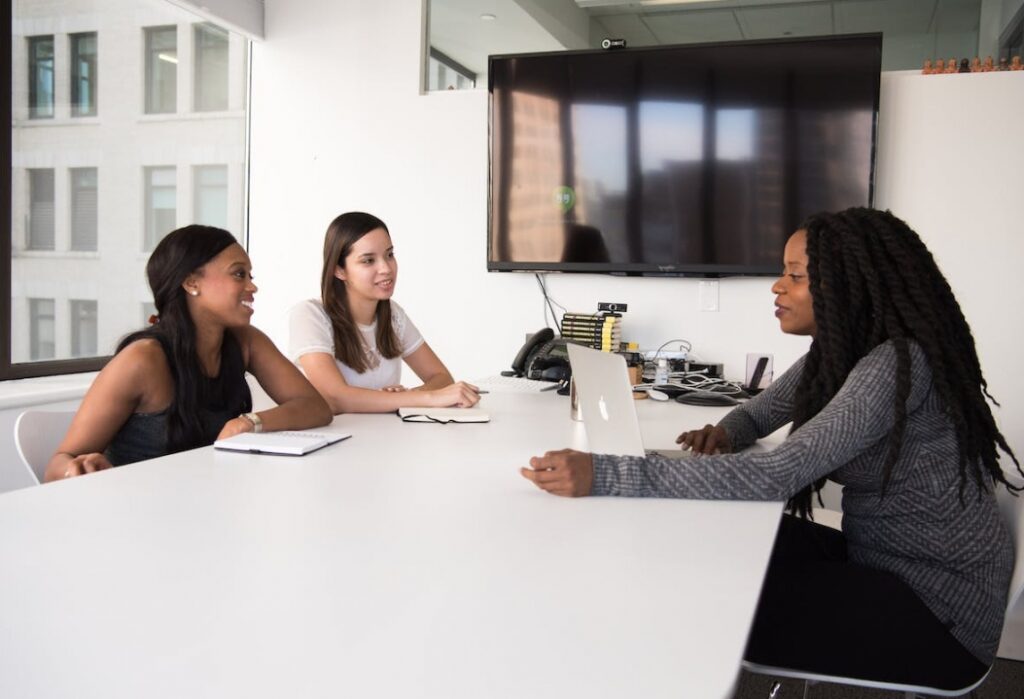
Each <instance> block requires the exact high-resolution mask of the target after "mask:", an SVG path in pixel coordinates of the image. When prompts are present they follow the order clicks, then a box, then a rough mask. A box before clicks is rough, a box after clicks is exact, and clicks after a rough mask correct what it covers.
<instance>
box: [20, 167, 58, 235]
mask: <svg viewBox="0 0 1024 699" xmlns="http://www.w3.org/2000/svg"><path fill="white" fill-rule="evenodd" d="M28 198H29V207H28V241H27V244H26V247H27V248H28V249H29V250H53V247H54V231H55V220H54V215H53V205H54V186H53V170H52V169H40V170H29V171H28Z"/></svg>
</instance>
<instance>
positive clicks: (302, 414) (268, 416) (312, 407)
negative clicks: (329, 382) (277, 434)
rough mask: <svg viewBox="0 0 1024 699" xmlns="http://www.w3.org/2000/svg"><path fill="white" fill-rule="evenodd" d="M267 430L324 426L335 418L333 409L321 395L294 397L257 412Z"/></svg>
mask: <svg viewBox="0 0 1024 699" xmlns="http://www.w3.org/2000/svg"><path fill="white" fill-rule="evenodd" d="M256 414H257V415H259V417H260V420H261V421H262V423H263V429H264V430H265V431H267V432H271V431H278V430H302V429H306V428H309V427H322V426H323V425H327V424H330V422H331V420H332V419H333V415H332V414H331V409H330V408H329V407H328V406H327V403H326V402H325V401H324V399H323V398H321V397H320V396H319V395H317V396H304V397H302V398H292V399H291V400H288V401H285V402H284V403H282V404H281V405H278V406H276V407H274V408H269V409H267V410H259V411H257V412H256Z"/></svg>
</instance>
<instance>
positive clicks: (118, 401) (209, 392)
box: [46, 225, 331, 481]
mask: <svg viewBox="0 0 1024 699" xmlns="http://www.w3.org/2000/svg"><path fill="white" fill-rule="evenodd" d="M251 268H252V265H251V263H250V261H249V256H248V255H247V254H246V252H245V250H244V249H243V248H242V247H241V246H240V245H239V244H238V243H237V242H236V241H235V239H234V238H233V237H232V236H231V234H230V233H228V232H227V231H224V230H221V229H219V228H212V227H210V226H199V225H192V226H186V227H184V228H179V229H178V230H176V231H173V232H171V233H169V234H168V235H167V236H166V237H165V238H164V239H163V240H162V241H160V244H159V245H157V247H156V249H155V250H154V251H153V254H152V255H151V256H150V258H149V262H148V264H147V265H146V275H147V277H148V279H149V285H150V288H151V289H152V290H153V299H154V302H155V305H156V309H157V316H155V317H154V318H153V319H151V320H152V324H151V326H150V327H149V328H147V329H145V330H141V331H139V332H136V333H132V334H131V335H129V336H127V337H126V338H124V339H123V340H122V341H121V343H120V345H119V346H118V348H117V354H115V356H114V358H113V359H111V361H110V363H109V364H107V366H106V367H105V368H104V369H103V371H101V372H100V375H99V376H98V377H97V378H96V380H95V381H94V382H93V385H92V386H91V387H90V389H89V392H88V393H87V394H86V396H85V398H84V399H83V400H82V405H81V407H80V408H79V410H78V413H77V414H76V415H75V419H74V420H73V421H72V423H71V427H70V428H69V429H68V433H67V435H65V437H64V440H63V442H61V445H60V447H59V449H58V451H57V453H56V454H54V456H53V458H52V459H51V460H50V463H49V465H48V466H47V469H46V480H47V481H50V480H55V479H59V478H68V477H71V476H77V475H81V474H83V473H91V472H93V471H98V470H102V469H105V468H109V467H111V466H118V465H121V464H126V463H132V462H135V461H140V460H143V459H150V458H155V457H158V456H163V455H165V454H171V453H174V452H178V451H182V450H185V449H192V448H195V447H199V446H205V445H209V444H212V443H213V442H214V441H215V440H216V439H218V438H225V437H230V436H232V435H234V434H238V433H240V432H253V431H261V430H268V431H269V430H283V429H304V428H308V427H317V426H320V425H325V424H327V423H328V422H330V420H331V412H330V410H329V408H328V407H327V404H326V403H325V402H324V400H323V398H321V397H320V395H319V394H318V393H317V392H316V390H315V389H314V388H313V387H312V386H311V385H310V384H309V382H308V381H306V379H305V378H304V377H303V376H302V374H301V373H300V372H299V371H298V370H297V369H296V368H295V367H294V365H292V363H291V362H289V361H288V360H287V359H286V358H285V357H284V356H283V355H282V354H281V353H280V352H279V351H278V350H277V348H276V347H274V344H273V343H272V342H271V341H270V339H269V338H268V337H267V336H266V335H264V334H263V333H262V332H260V331H259V330H257V329H256V328H254V327H252V325H251V324H250V318H251V317H252V313H253V296H254V294H255V293H256V285H255V284H253V281H252V276H251V273H250V270H251ZM246 371H249V372H251V373H252V374H253V375H254V376H255V377H256V379H257V380H258V381H259V382H260V384H261V385H262V386H263V387H264V388H265V389H266V390H267V392H268V394H269V395H270V397H271V398H273V399H274V400H275V401H276V402H277V403H278V405H277V406H276V407H274V408H272V409H269V410H264V411H260V412H259V413H253V412H251V410H252V398H251V395H250V393H249V387H248V384H247V383H246V381H245V373H246Z"/></svg>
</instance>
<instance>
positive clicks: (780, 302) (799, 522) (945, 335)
mask: <svg viewBox="0 0 1024 699" xmlns="http://www.w3.org/2000/svg"><path fill="white" fill-rule="evenodd" d="M772 292H773V293H774V294H775V295H776V303H775V306H776V313H775V314H776V316H777V317H778V319H779V324H780V326H781V329H782V330H783V332H786V333H791V334H795V335H808V336H810V337H811V338H812V342H811V346H810V350H809V351H808V352H807V354H806V355H805V356H804V357H802V358H801V359H800V360H798V361H797V362H796V364H794V365H793V367H792V368H790V369H789V371H787V372H786V373H785V374H783V375H782V376H781V377H780V378H779V379H778V380H777V381H775V383H774V384H772V386H771V387H770V388H768V389H766V390H765V391H764V392H762V393H761V394H759V395H758V396H756V397H755V398H753V399H752V400H750V401H749V402H747V403H746V404H745V405H742V406H740V407H738V408H736V409H735V410H733V411H731V412H730V413H729V414H728V415H726V416H725V418H724V419H723V420H722V421H721V422H719V424H718V425H715V426H711V425H707V426H705V427H704V428H703V429H700V430H694V431H691V432H686V433H684V434H682V435H680V437H679V440H678V441H679V442H680V443H682V444H684V445H686V446H687V447H689V448H690V449H691V450H692V451H693V452H694V453H695V454H697V455H700V458H688V459H679V460H673V459H666V458H664V457H659V456H650V457H646V458H637V457H625V456H614V455H602V454H593V455H592V454H583V453H580V452H575V451H571V450H565V451H558V452H548V453H546V454H545V455H544V456H542V457H534V458H533V459H531V461H530V466H531V468H528V469H523V475H524V476H525V477H527V478H529V479H530V480H531V481H533V482H534V483H536V484H537V485H538V486H539V487H541V488H543V489H544V490H547V491H549V492H552V493H555V494H559V495H571V496H578V495H622V496H633V497H678V498H702V499H751V500H755V499H758V500H788V510H789V514H787V515H785V516H784V517H783V521H782V522H781V525H780V529H779V534H778V537H777V539H776V543H775V549H774V551H773V553H772V559H771V563H770V565H769V570H768V575H767V577H766V580H765V584H764V588H763V590H762V593H761V600H760V603H759V606H758V611H757V615H756V617H755V620H754V626H753V629H752V631H751V637H750V641H749V644H748V646H747V652H746V657H747V659H748V660H750V661H752V662H755V663H759V664H763V665H771V666H778V667H788V668H794V669H799V670H803V671H806V672H816V673H820V674H823V675H832V676H845V677H853V678H860V679H868V680H876V681H882V682H899V683H905V684H912V685H921V686H931V687H938V688H947V689H957V688H961V687H965V686H968V685H970V684H971V683H972V682H974V681H976V680H977V679H979V678H980V677H982V676H983V675H984V673H985V671H986V669H987V667H988V665H989V664H991V662H992V660H993V658H994V656H995V651H996V648H997V646H998V644H999V636H1000V632H1001V629H1002V622H1003V613H1004V610H1005V605H1006V594H1007V590H1008V587H1009V581H1010V574H1011V571H1012V568H1013V549H1012V545H1011V541H1010V538H1009V533H1008V532H1007V531H1006V528H1005V527H1004V526H1003V524H1002V521H1001V519H1000V516H999V512H998V509H997V505H996V500H995V494H994V491H995V488H997V487H1007V488H1010V489H1011V490H1019V488H1016V487H1014V486H1013V485H1012V484H1011V483H1009V482H1008V481H1007V478H1006V476H1005V475H1004V473H1003V470H1002V469H1001V468H1000V463H999V453H998V452H999V451H1000V450H1001V451H1002V452H1003V453H1004V454H1006V455H1007V456H1009V457H1010V459H1011V460H1012V461H1013V462H1014V464H1016V470H1017V472H1018V473H1020V475H1021V476H1024V472H1022V471H1021V467H1020V464H1019V463H1018V462H1017V459H1016V457H1015V456H1014V454H1013V452H1012V450H1011V449H1010V446H1009V445H1008V444H1007V443H1006V440H1005V439H1004V438H1003V436H1002V434H1001V433H1000V432H999V428H998V427H997V426H996V424H995V420H994V419H993V417H992V413H991V410H990V409H989V405H988V403H989V401H991V402H992V403H995V401H994V400H993V399H992V397H991V396H990V395H989V393H988V385H987V384H986V382H985V378H984V376H983V375H982V372H981V366H980V363H979V361H978V355H977V352H976V351H975V347H974V339H973V337H972V336H971V331H970V328H969V327H968V325H967V321H966V320H965V319H964V316H963V313H962V312H961V310H960V306H959V304H958V303H957V301H956V298H955V297H954V295H953V292H952V290H951V289H950V287H949V284H948V283H947V282H946V279H945V278H944V277H943V275H942V273H941V272H940V271H939V269H938V266H937V265H936V264H935V261H934V259H933V258H932V256H931V254H930V253H929V252H928V250H927V248H926V247H925V245H924V243H923V242H921V239H920V238H919V237H918V235H917V234H916V233H915V232H914V231H912V230H911V229H910V228H909V227H908V226H907V224H906V223H904V222H903V221H901V220H900V219H898V218H896V217H895V216H893V215H892V214H891V213H889V212H883V211H877V210H873V209H863V208H854V209H848V210H846V211H843V212H840V213H836V214H830V213H824V214H818V215H815V216H812V217H810V218H809V219H808V220H807V221H806V222H805V223H804V224H803V225H802V226H801V228H800V230H798V231H797V232H796V233H794V234H793V236H792V237H790V239H789V241H788V242H787V244H786V249H785V252H784V272H783V275H782V276H781V277H780V278H779V279H778V281H776V282H775V284H774V285H773V286H772ZM790 422H791V423H792V428H791V430H790V433H789V436H788V437H787V438H786V440H785V441H784V442H783V443H782V444H781V445H779V446H778V447H777V448H776V449H774V450H772V451H768V452H763V451H762V452H742V453H733V452H734V451H736V452H738V450H741V449H743V448H745V447H747V446H749V445H751V444H753V443H754V441H756V440H757V439H759V438H761V437H764V436H766V435H768V434H770V433H772V432H774V431H775V430H776V429H778V428H780V427H783V426H784V425H785V424H786V423H790ZM826 479H828V480H832V481H835V482H836V483H839V484H840V485H842V486H844V489H843V530H842V532H839V531H837V530H834V529H830V528H828V527H824V526H821V525H818V524H815V523H814V522H813V521H811V520H810V519H809V516H810V514H811V503H812V498H813V497H814V496H815V494H816V493H817V492H818V491H820V489H821V487H822V486H823V485H824V483H825V481H826ZM816 631H818V632H820V633H816Z"/></svg>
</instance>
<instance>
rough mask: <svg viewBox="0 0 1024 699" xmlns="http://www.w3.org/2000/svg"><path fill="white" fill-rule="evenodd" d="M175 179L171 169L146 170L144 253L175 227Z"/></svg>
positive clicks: (176, 200)
mask: <svg viewBox="0 0 1024 699" xmlns="http://www.w3.org/2000/svg"><path fill="white" fill-rule="evenodd" d="M177 177H178V173H177V172H176V171H175V168H173V167H147V168H146V239H145V241H144V242H143V248H142V249H143V250H145V251H146V252H149V251H150V250H152V249H153V248H155V247H156V244H157V243H159V242H160V239H161V238H163V237H164V236H165V235H167V234H168V233H170V232H171V231H173V230H174V229H175V228H176V227H177V220H178V219H177V211H178V185H177Z"/></svg>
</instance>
